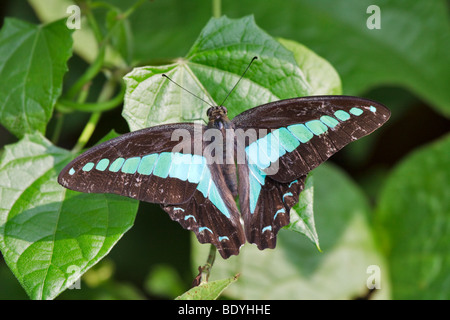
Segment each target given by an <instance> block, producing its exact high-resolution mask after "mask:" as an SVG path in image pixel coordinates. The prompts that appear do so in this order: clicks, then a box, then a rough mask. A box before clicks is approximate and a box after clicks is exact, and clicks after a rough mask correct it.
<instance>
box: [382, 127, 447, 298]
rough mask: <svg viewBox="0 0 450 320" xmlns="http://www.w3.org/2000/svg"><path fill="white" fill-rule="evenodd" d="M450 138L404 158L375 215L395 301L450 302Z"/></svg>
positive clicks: (387, 185) (390, 181)
mask: <svg viewBox="0 0 450 320" xmlns="http://www.w3.org/2000/svg"><path fill="white" fill-rule="evenodd" d="M449 164H450V135H447V136H446V137H444V138H442V139H441V140H439V141H437V142H435V143H433V144H430V145H428V146H426V147H424V148H422V149H421V150H418V151H416V152H414V153H413V154H411V155H410V156H408V157H407V158H406V159H405V160H404V161H403V162H402V163H401V164H400V165H399V166H398V167H397V168H396V169H395V170H394V172H393V173H392V174H391V176H390V177H389V179H388V180H387V181H386V184H385V187H384V188H383V190H382V193H381V196H380V202H379V206H378V208H377V211H376V222H377V229H378V234H379V238H380V240H381V243H382V245H383V247H384V250H385V253H386V255H387V257H388V261H389V265H390V273H391V278H392V290H393V296H394V298H396V299H445V300H448V299H450V291H449V289H448V288H449V283H450V273H449V270H450V251H449V244H450V233H449V228H450V197H449V195H450V166H449Z"/></svg>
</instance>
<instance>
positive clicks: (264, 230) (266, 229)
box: [261, 226, 272, 233]
mask: <svg viewBox="0 0 450 320" xmlns="http://www.w3.org/2000/svg"><path fill="white" fill-rule="evenodd" d="M266 231H272V226H267V227H264V228H263V229H262V231H261V233H264V232H266Z"/></svg>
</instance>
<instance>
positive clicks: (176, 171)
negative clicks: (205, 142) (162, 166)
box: [169, 153, 192, 181]
mask: <svg viewBox="0 0 450 320" xmlns="http://www.w3.org/2000/svg"><path fill="white" fill-rule="evenodd" d="M191 162H192V155H191V154H183V153H174V154H173V157H172V165H171V167H170V172H169V177H171V178H177V179H180V180H182V181H186V180H187V178H188V175H189V167H190V165H191Z"/></svg>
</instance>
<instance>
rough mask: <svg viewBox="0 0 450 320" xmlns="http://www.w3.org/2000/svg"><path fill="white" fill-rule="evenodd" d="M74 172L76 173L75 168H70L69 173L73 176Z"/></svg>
mask: <svg viewBox="0 0 450 320" xmlns="http://www.w3.org/2000/svg"><path fill="white" fill-rule="evenodd" d="M74 173H75V170H74V169H73V168H71V169H70V170H69V174H70V175H71V176H72V175H73V174H74Z"/></svg>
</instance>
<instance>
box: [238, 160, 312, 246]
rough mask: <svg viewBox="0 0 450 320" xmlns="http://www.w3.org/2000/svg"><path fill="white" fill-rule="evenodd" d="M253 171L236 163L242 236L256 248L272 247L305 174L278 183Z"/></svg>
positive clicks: (252, 167) (303, 181)
mask: <svg viewBox="0 0 450 320" xmlns="http://www.w3.org/2000/svg"><path fill="white" fill-rule="evenodd" d="M256 171H257V168H255V167H254V166H252V165H250V166H248V165H239V177H243V178H242V179H241V178H239V182H240V184H239V201H240V202H239V203H240V208H241V213H242V216H243V219H244V226H245V236H246V238H247V241H248V242H250V243H255V244H256V245H257V246H258V249H260V250H263V249H266V248H270V249H273V248H275V246H276V240H277V234H278V231H279V230H280V229H281V228H282V227H284V226H286V225H288V224H289V220H290V210H291V208H292V207H293V206H294V205H295V204H296V203H297V202H298V199H299V195H300V192H302V191H303V188H304V186H305V179H306V176H301V177H299V178H298V179H295V180H294V181H292V182H290V183H280V182H278V181H275V180H273V179H271V178H269V177H264V173H263V172H262V171H260V172H259V173H257V172H256ZM244 177H249V178H244ZM250 208H252V209H250Z"/></svg>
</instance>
